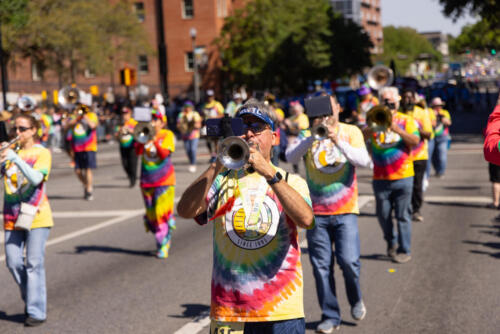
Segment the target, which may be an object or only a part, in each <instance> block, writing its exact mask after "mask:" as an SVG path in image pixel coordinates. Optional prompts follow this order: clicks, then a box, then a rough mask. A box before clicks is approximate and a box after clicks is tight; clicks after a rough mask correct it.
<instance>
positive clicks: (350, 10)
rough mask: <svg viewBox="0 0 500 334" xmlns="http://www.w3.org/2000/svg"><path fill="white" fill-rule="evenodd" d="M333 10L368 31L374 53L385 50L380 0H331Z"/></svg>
mask: <svg viewBox="0 0 500 334" xmlns="http://www.w3.org/2000/svg"><path fill="white" fill-rule="evenodd" d="M330 2H331V4H332V7H333V10H334V11H336V12H338V13H340V14H342V15H343V16H344V18H346V19H348V20H351V21H353V22H356V23H357V24H359V25H360V26H361V27H363V29H364V30H365V31H366V32H367V33H368V35H369V36H370V39H371V41H372V43H373V45H374V47H373V48H372V49H371V50H370V51H371V53H373V54H379V53H382V52H383V49H382V41H383V39H384V34H383V31H382V14H381V12H380V10H381V9H380V0H330Z"/></svg>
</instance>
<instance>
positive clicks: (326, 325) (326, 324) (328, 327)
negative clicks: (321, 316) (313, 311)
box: [316, 319, 340, 334]
mask: <svg viewBox="0 0 500 334" xmlns="http://www.w3.org/2000/svg"><path fill="white" fill-rule="evenodd" d="M339 329H340V325H335V324H334V323H333V320H332V319H326V320H323V321H322V322H320V324H319V325H318V327H316V333H324V334H328V333H333V331H336V330H339Z"/></svg>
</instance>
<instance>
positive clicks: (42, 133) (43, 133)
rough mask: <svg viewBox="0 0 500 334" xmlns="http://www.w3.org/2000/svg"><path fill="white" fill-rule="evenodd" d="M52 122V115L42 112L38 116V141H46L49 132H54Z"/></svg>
mask: <svg viewBox="0 0 500 334" xmlns="http://www.w3.org/2000/svg"><path fill="white" fill-rule="evenodd" d="M52 123H53V122H52V117H50V116H49V115H47V114H42V116H41V117H40V130H39V133H38V136H39V137H40V141H42V142H47V141H48V140H49V136H50V134H52V133H54V129H53V126H52Z"/></svg>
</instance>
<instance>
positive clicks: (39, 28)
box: [6, 0, 152, 84]
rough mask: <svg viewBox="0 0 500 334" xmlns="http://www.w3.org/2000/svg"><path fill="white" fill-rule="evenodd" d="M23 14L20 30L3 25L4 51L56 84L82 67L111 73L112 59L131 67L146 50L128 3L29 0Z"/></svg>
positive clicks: (142, 32)
mask: <svg viewBox="0 0 500 334" xmlns="http://www.w3.org/2000/svg"><path fill="white" fill-rule="evenodd" d="M25 15H26V18H25V23H24V24H23V25H22V26H14V25H8V26H7V28H6V30H7V31H8V34H7V36H6V39H7V43H6V49H8V51H9V52H10V54H11V55H12V54H16V55H19V56H21V57H29V58H31V59H32V60H33V61H35V62H36V63H37V64H38V68H39V69H40V70H41V71H42V73H43V72H45V71H46V70H53V71H55V72H56V73H57V75H58V77H59V81H60V84H62V83H63V82H66V81H68V80H71V81H72V82H74V81H75V79H76V75H77V73H81V72H82V71H83V70H84V69H90V70H92V71H93V72H95V73H96V74H105V73H111V72H112V71H113V70H114V66H113V62H114V61H119V60H124V61H133V62H134V63H135V62H136V59H137V55H138V54H144V53H146V54H149V53H151V52H152V51H151V50H152V49H151V47H150V46H149V44H148V43H147V38H146V35H145V32H144V30H143V28H142V26H141V25H140V23H139V22H138V20H137V18H136V16H135V14H134V13H133V12H132V6H131V3H130V1H125V0H121V1H117V2H114V3H111V2H109V1H101V0H72V1H65V0H38V1H30V2H28V4H27V8H26V13H25Z"/></svg>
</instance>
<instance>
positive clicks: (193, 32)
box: [189, 27, 200, 104]
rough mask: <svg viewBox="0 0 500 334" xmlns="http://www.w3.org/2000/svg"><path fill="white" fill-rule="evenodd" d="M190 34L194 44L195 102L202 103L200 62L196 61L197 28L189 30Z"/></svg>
mask: <svg viewBox="0 0 500 334" xmlns="http://www.w3.org/2000/svg"><path fill="white" fill-rule="evenodd" d="M189 35H190V36H191V42H192V46H193V86H194V102H195V104H198V103H200V82H199V81H200V79H199V75H198V62H197V61H196V28H194V27H193V28H191V29H190V30H189Z"/></svg>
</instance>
